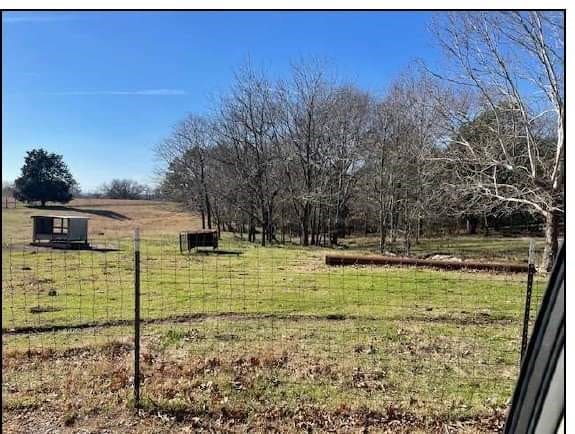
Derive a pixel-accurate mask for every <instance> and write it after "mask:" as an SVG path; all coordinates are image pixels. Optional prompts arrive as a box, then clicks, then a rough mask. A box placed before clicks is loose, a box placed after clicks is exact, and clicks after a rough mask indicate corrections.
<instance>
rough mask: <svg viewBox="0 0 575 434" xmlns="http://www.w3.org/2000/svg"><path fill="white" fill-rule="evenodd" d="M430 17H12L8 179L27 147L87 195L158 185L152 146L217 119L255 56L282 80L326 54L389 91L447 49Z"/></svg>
mask: <svg viewBox="0 0 575 434" xmlns="http://www.w3.org/2000/svg"><path fill="white" fill-rule="evenodd" d="M430 18H431V15H430V14H428V13H422V12H290V13H285V12H83V13H78V12H76V13H68V12H46V13H37V12H36V13H16V12H13V13H3V14H2V75H3V76H2V179H3V180H10V181H11V180H13V179H14V178H15V177H17V176H18V174H19V172H20V167H21V165H22V162H23V158H24V154H25V152H26V150H29V149H31V148H33V147H36V146H40V145H41V146H43V147H45V148H46V149H48V150H49V151H51V152H56V153H59V154H63V155H64V159H65V161H66V162H67V163H68V165H69V167H70V169H71V171H72V174H73V175H74V176H75V178H76V179H77V180H78V181H79V183H80V186H81V188H82V189H83V190H86V191H88V190H93V189H94V188H96V187H97V186H99V185H100V184H101V183H103V182H106V181H109V180H110V179H112V178H132V179H136V180H138V181H140V182H146V183H151V182H152V181H153V180H154V179H155V175H154V168H155V167H157V164H156V163H155V162H154V155H153V147H154V145H155V144H156V143H158V142H159V141H160V140H161V139H162V138H163V137H165V136H166V135H168V134H169V132H170V130H171V128H172V127H173V125H175V124H176V123H177V122H178V121H179V120H180V119H182V118H183V117H184V116H185V115H186V114H187V113H189V112H207V111H209V110H210V107H212V103H213V101H214V99H215V97H216V96H217V95H219V94H221V93H222V92H225V91H226V89H227V88H228V86H229V85H230V83H231V80H232V77H233V71H234V68H237V67H238V66H240V65H241V64H242V63H244V62H245V61H246V59H248V58H249V59H250V60H251V62H252V63H253V64H255V65H257V66H260V67H262V68H263V69H265V70H268V71H269V72H270V73H272V74H274V75H276V74H279V75H281V74H282V73H284V72H285V71H287V69H288V68H289V64H290V61H294V60H298V59H300V58H308V57H319V58H322V59H324V60H327V62H328V63H329V64H330V66H331V67H332V69H333V70H334V71H335V72H336V74H337V75H338V76H339V77H341V78H343V79H347V80H353V81H355V82H356V83H357V84H358V85H360V86H362V87H364V88H367V89H370V90H373V91H375V92H382V91H383V90H384V89H385V87H386V85H388V84H389V82H390V81H391V80H393V79H394V78H395V77H396V76H397V75H398V74H399V73H400V72H402V71H405V70H406V68H408V67H409V65H410V63H411V62H412V61H414V60H415V59H418V58H421V59H424V60H426V61H430V62H432V63H433V62H434V61H435V60H436V59H437V58H438V55H439V54H438V50H437V48H436V47H435V46H434V45H433V42H432V38H431V36H430V34H429V33H428V31H427V25H428V24H429V21H430Z"/></svg>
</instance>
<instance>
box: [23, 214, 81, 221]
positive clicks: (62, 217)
mask: <svg viewBox="0 0 575 434" xmlns="http://www.w3.org/2000/svg"><path fill="white" fill-rule="evenodd" d="M36 217H48V218H58V219H76V220H89V219H90V217H84V216H81V215H54V214H40V215H31V216H30V218H32V219H33V218H36Z"/></svg>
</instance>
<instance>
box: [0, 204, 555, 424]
mask: <svg viewBox="0 0 575 434" xmlns="http://www.w3.org/2000/svg"><path fill="white" fill-rule="evenodd" d="M70 206H71V207H72V208H74V212H85V213H86V214H88V215H90V214H91V215H93V216H94V218H93V219H92V220H91V221H90V228H91V235H92V238H93V239H94V240H95V242H96V243H97V244H99V245H102V246H103V245H107V246H108V247H114V248H116V249H117V250H115V251H109V252H98V251H56V250H50V249H43V248H31V247H29V246H27V245H26V243H25V237H23V236H22V235H25V234H27V233H28V232H29V230H30V227H29V221H28V220H30V219H29V218H28V217H29V215H31V214H33V213H36V212H38V210H31V209H27V208H16V209H9V210H3V214H2V221H3V261H2V265H3V278H2V295H3V308H2V309H3V310H2V313H3V315H2V327H3V331H4V336H3V350H4V351H3V367H4V386H3V398H4V399H3V409H4V412H3V413H4V414H3V422H4V426H5V427H7V432H30V431H31V430H32V431H35V430H37V431H41V430H42V428H47V427H51V426H59V427H60V428H61V429H64V430H79V429H86V430H89V431H90V430H91V431H93V432H99V431H103V430H105V429H109V430H112V431H117V432H149V431H153V432H173V431H186V430H187V431H188V432H194V431H201V430H207V431H209V430H212V431H218V432H221V431H226V430H228V431H246V430H249V429H251V430H252V431H274V430H275V431H277V432H286V431H307V430H309V429H311V430H314V431H315V430H319V431H329V430H332V431H333V430H335V431H338V432H342V431H349V432H357V431H358V430H361V429H363V428H366V427H367V428H369V429H370V430H372V431H374V432H385V431H388V432H455V431H464V432H493V431H497V429H498V424H500V423H501V421H502V418H503V411H504V408H505V405H506V403H507V401H508V399H509V398H510V394H511V391H512V388H513V384H514V380H515V377H516V375H517V371H518V359H519V346H520V339H521V320H522V316H523V301H524V294H525V285H526V276H525V275H513V274H495V273H486V272H475V273H474V272H453V271H451V272H447V271H438V270H432V269H415V268H396V267H328V266H326V265H325V261H324V258H325V254H327V253H333V252H334V251H333V250H331V249H324V248H307V249H306V248H301V247H299V246H293V245H290V246H273V247H266V248H260V247H256V246H253V245H249V244H248V243H246V242H243V241H241V240H238V239H237V238H236V237H234V236H233V235H232V234H223V240H222V248H223V249H224V250H229V251H234V252H236V253H239V254H221V255H214V254H199V253H196V254H191V255H181V254H179V251H178V246H177V242H176V234H177V233H178V232H179V231H180V230H185V229H191V228H194V227H198V221H197V218H195V217H194V216H192V215H189V214H187V213H185V212H183V211H181V210H179V209H178V208H177V206H176V205H173V204H166V203H154V202H152V203H150V202H147V203H146V202H143V201H142V202H134V203H132V202H130V201H125V202H113V203H112V202H110V201H109V200H108V201H106V202H104V201H103V200H101V201H97V202H95V203H86V202H75V203H72V204H71V205H70ZM86 210H88V211H86ZM56 211H57V212H61V213H62V214H68V213H70V211H69V210H65V209H64V210H63V209H60V210H52V211H50V212H56ZM95 211H98V212H96V213H94V212H95ZM118 215H122V216H123V217H122V218H119V217H118ZM135 225H138V226H140V227H141V228H142V232H143V238H144V241H143V242H142V317H143V318H144V320H145V323H144V325H143V334H142V335H143V338H142V343H143V355H142V369H143V380H144V382H143V388H142V392H143V404H144V406H143V409H142V410H141V411H140V413H139V414H138V413H134V412H133V411H132V409H131V402H130V399H131V393H132V392H131V391H132V387H131V375H132V374H131V369H132V364H131V357H132V356H131V351H132V348H133V346H132V345H133V344H132V340H131V339H132V338H131V336H132V330H131V327H130V323H129V321H130V320H131V319H132V318H133V306H134V305H133V281H132V273H133V262H132V251H131V243H130V240H129V236H130V232H131V228H132V227H133V226H135ZM12 234H18V235H19V236H18V237H13V236H12ZM9 238H10V239H11V240H13V241H14V240H15V239H17V240H18V241H16V242H13V243H12V244H10V245H8V241H7V240H8V239H9ZM345 242H346V244H347V247H348V249H349V250H352V251H355V252H357V251H360V252H361V251H365V252H368V251H371V250H372V249H373V246H372V245H371V244H370V242H371V240H370V239H361V238H352V239H348V240H346V241H345ZM527 243H528V241H527V239H524V238H511V239H505V238H487V239H486V238H483V237H461V238H457V239H451V240H424V241H422V243H421V245H420V246H418V249H419V251H421V252H424V251H429V252H441V251H443V250H445V248H446V246H451V248H452V249H453V250H450V252H458V254H459V256H462V257H464V258H493V259H497V260H508V261H509V260H519V258H520V257H521V256H522V252H524V251H526V249H527ZM338 253H341V250H338ZM544 280H545V276H539V277H537V279H536V285H535V303H536V302H537V301H538V300H539V298H540V296H541V293H542V291H543V288H544V283H545V282H544ZM44 431H45V429H44Z"/></svg>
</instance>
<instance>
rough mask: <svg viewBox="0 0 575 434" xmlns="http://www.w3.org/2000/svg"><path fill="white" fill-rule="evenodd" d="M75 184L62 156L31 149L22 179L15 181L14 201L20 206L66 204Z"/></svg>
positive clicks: (70, 198) (71, 195) (26, 159)
mask: <svg viewBox="0 0 575 434" xmlns="http://www.w3.org/2000/svg"><path fill="white" fill-rule="evenodd" d="M76 186H77V183H76V181H75V180H74V178H73V177H72V174H71V173H70V170H69V169H68V166H67V165H66V163H64V160H63V158H62V156H61V155H57V154H52V153H48V152H47V151H46V150H44V149H42V148H40V149H33V150H31V151H28V152H27V153H26V158H25V159H24V166H22V170H21V175H20V177H19V178H16V180H15V181H14V188H15V191H14V197H15V198H16V199H18V200H20V201H23V202H27V203H30V202H36V201H39V202H40V203H41V204H42V206H46V202H48V201H50V202H60V203H68V202H70V200H72V197H73V191H74V189H76V188H77V187H76Z"/></svg>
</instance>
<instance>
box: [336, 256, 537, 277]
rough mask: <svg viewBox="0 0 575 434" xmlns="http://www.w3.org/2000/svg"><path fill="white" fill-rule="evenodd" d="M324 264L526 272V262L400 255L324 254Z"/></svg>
mask: <svg viewBox="0 0 575 434" xmlns="http://www.w3.org/2000/svg"><path fill="white" fill-rule="evenodd" d="M325 263H326V265H398V266H417V267H432V268H439V269H442V270H464V269H465V270H482V271H503V272H508V273H527V270H528V265H527V264H512V263H503V262H471V261H468V262H467V261H438V260H431V259H416V258H407V257H402V256H375V255H373V256H352V255H326V257H325Z"/></svg>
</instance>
